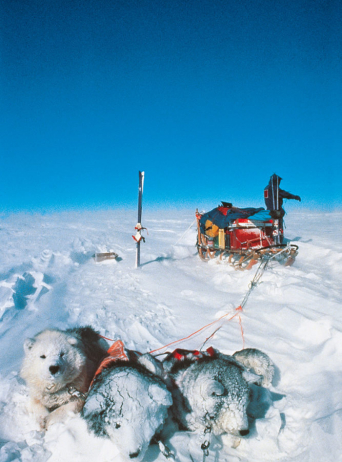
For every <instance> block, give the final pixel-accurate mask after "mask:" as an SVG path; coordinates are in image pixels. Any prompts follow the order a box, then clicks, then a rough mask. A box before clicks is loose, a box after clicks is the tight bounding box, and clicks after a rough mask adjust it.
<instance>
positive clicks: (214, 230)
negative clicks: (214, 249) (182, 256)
mask: <svg viewBox="0 0 342 462" xmlns="http://www.w3.org/2000/svg"><path fill="white" fill-rule="evenodd" d="M218 233H219V227H218V226H216V225H214V223H213V222H212V221H211V220H207V221H206V222H205V234H206V236H209V237H216V236H218Z"/></svg>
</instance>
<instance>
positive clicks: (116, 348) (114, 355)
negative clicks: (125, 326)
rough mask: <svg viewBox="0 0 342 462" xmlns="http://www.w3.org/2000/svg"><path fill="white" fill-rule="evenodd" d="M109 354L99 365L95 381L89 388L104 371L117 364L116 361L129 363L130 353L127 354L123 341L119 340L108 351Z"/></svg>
mask: <svg viewBox="0 0 342 462" xmlns="http://www.w3.org/2000/svg"><path fill="white" fill-rule="evenodd" d="M107 353H108V356H106V357H105V358H104V359H103V360H102V362H101V364H100V365H99V367H98V369H97V371H96V372H95V375H94V377H93V380H92V381H91V384H90V385H89V388H91V387H92V385H93V383H94V380H95V378H96V377H97V376H98V375H99V374H101V372H102V371H103V370H104V369H106V368H107V367H108V366H110V365H111V364H113V363H115V362H116V361H129V358H128V353H127V352H126V350H125V347H124V344H123V343H122V341H121V340H117V341H116V342H114V343H113V345H112V346H111V347H110V348H109V349H108V351H107Z"/></svg>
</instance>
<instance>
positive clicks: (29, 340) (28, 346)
mask: <svg viewBox="0 0 342 462" xmlns="http://www.w3.org/2000/svg"><path fill="white" fill-rule="evenodd" d="M35 342H36V340H35V339H34V338H27V339H26V340H25V341H24V351H25V353H28V352H29V351H30V350H31V348H32V347H33V345H34V343H35Z"/></svg>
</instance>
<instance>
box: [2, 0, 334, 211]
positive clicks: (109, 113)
mask: <svg viewBox="0 0 342 462" xmlns="http://www.w3.org/2000/svg"><path fill="white" fill-rule="evenodd" d="M1 10H2V11H1V14H0V18H1V19H0V28H1V32H0V34H1V35H0V51H1V62H0V66H1V73H0V84H1V87H0V91H1V93H0V110H1V114H2V123H1V127H0V136H1V138H0V143H1V144H0V149H1V154H0V156H1V157H0V197H1V200H0V210H2V211H18V210H53V209H68V208H93V207H94V208H101V207H122V206H135V205H136V203H137V188H138V170H139V169H140V170H145V172H146V182H145V197H144V206H145V207H147V206H151V207H152V206H153V207H155V206H162V207H166V206H173V207H174V206H175V207H177V206H184V205H185V206H187V205H191V206H198V207H199V208H201V207H202V205H203V204H206V205H207V204H210V203H212V204H213V206H216V205H217V203H218V202H219V201H220V200H227V201H232V202H233V203H234V204H235V205H240V206H242V205H246V206H248V205H249V203H251V205H254V204H258V205H260V206H263V188H264V186H265V185H266V184H267V182H268V179H269V177H270V175H271V174H272V173H274V172H275V173H277V174H278V175H280V176H281V177H282V178H283V183H282V187H283V188H284V189H286V190H288V191H290V192H292V193H294V194H299V195H300V196H301V197H302V203H301V204H300V206H310V207H311V206H317V205H318V206H323V207H332V208H334V207H337V206H339V204H340V203H341V200H342V194H341V189H342V188H341V181H340V179H339V177H340V174H341V146H342V134H341V133H342V130H341V128H342V88H341V82H342V26H341V19H342V4H341V2H339V1H337V0H336V1H334V0H332V1H329V0H324V1H323V0H315V1H314V2H313V1H312V0H296V1H293V2H290V1H288V0H276V1H275V0H239V1H237V0H234V1H233V0H154V1H152V0H82V1H79V0H77V1H76V0H3V2H2V3H1ZM288 204H289V203H288ZM291 206H292V203H291Z"/></svg>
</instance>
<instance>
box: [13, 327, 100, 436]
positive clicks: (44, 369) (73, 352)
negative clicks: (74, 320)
mask: <svg viewBox="0 0 342 462" xmlns="http://www.w3.org/2000/svg"><path fill="white" fill-rule="evenodd" d="M24 350H25V357H24V361H23V364H22V368H21V372H20V374H21V377H22V378H23V379H24V380H25V381H26V383H27V385H28V387H29V393H30V405H29V409H30V411H31V412H32V413H33V414H34V416H35V417H36V419H37V421H38V422H39V424H40V426H41V428H42V429H43V428H47V427H48V426H49V425H50V424H51V423H54V422H58V421H61V420H64V418H65V417H66V415H67V414H68V413H69V412H74V413H76V412H79V411H80V410H81V409H82V406H83V404H84V400H83V399H82V398H81V397H80V396H77V393H76V394H73V393H72V390H77V392H81V393H86V392H87V391H88V387H89V384H90V382H91V380H92V378H93V376H94V373H95V371H96V369H97V367H98V364H99V362H100V361H101V360H102V359H103V357H104V356H105V355H106V354H107V353H106V350H107V344H106V342H104V341H103V339H102V338H101V337H100V336H99V334H98V333H96V332H95V331H94V330H93V329H92V328H90V327H80V328H75V329H68V330H66V331H61V330H59V329H47V330H44V331H42V332H40V333H38V334H37V335H36V336H35V337H33V338H29V339H26V340H25V342H24Z"/></svg>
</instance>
